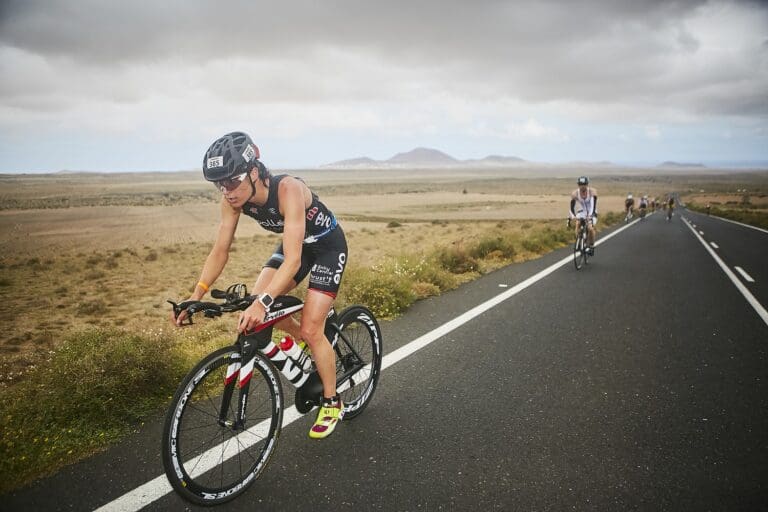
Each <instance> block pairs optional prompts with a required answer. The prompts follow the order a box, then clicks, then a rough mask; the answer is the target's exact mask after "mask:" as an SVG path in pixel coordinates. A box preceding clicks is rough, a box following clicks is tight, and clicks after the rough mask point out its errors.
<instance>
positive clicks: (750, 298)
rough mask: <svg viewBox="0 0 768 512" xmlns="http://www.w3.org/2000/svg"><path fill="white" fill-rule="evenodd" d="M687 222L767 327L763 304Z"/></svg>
mask: <svg viewBox="0 0 768 512" xmlns="http://www.w3.org/2000/svg"><path fill="white" fill-rule="evenodd" d="M684 220H685V225H686V226H688V229H690V230H691V233H693V234H694V235H695V236H696V238H698V239H699V242H701V245H703V246H704V248H705V249H706V250H707V251H708V252H709V254H710V256H712V258H713V259H714V260H715V262H716V263H717V264H718V265H720V268H721V269H723V272H725V275H726V276H728V278H729V279H730V280H731V282H732V283H733V284H734V285H735V286H736V289H737V290H739V291H740V292H741V294H742V295H743V296H744V298H745V299H747V302H749V305H750V306H752V307H753V308H754V310H755V311H756V312H757V314H758V315H759V316H760V318H762V320H763V322H765V325H768V311H766V310H765V308H764V307H763V305H762V304H760V303H759V302H758V301H757V299H756V298H755V296H754V295H752V294H751V293H750V292H749V290H747V287H746V286H744V284H743V283H742V282H741V281H739V278H738V277H736V274H734V273H733V272H732V271H731V269H730V268H728V265H726V264H725V263H724V262H723V260H721V259H720V256H718V255H717V253H716V252H715V251H713V250H712V248H711V247H709V246H708V245H707V242H705V241H704V239H703V238H701V236H699V234H698V233H696V230H695V229H693V228H692V227H691V223H690V221H689V220H688V219H684Z"/></svg>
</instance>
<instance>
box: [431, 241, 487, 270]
mask: <svg viewBox="0 0 768 512" xmlns="http://www.w3.org/2000/svg"><path fill="white" fill-rule="evenodd" d="M436 258H437V261H438V262H439V263H440V266H441V267H443V268H444V269H446V270H448V271H449V272H452V273H454V274H465V273H467V272H474V271H477V270H478V268H479V265H478V262H477V259H475V258H473V257H472V256H471V254H470V253H469V251H467V250H466V249H464V247H463V246H462V245H461V244H454V245H452V246H451V247H443V248H441V249H438V250H437V252H436Z"/></svg>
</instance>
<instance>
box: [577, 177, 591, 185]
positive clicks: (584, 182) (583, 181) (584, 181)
mask: <svg viewBox="0 0 768 512" xmlns="http://www.w3.org/2000/svg"><path fill="white" fill-rule="evenodd" d="M576 183H578V184H579V185H589V178H587V177H586V176H581V177H580V178H579V180H578V181H577V182H576Z"/></svg>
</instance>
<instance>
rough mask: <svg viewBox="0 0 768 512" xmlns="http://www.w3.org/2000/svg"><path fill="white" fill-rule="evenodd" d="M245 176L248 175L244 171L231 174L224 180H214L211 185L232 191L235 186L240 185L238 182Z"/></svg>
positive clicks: (225, 190)
mask: <svg viewBox="0 0 768 512" xmlns="http://www.w3.org/2000/svg"><path fill="white" fill-rule="evenodd" d="M246 176H248V173H247V172H244V173H243V174H238V175H237V176H232V177H231V178H227V179H226V180H219V181H214V182H213V186H214V187H216V188H217V189H219V190H221V191H222V192H232V191H233V190H235V189H236V188H237V187H239V186H240V184H241V183H242V182H243V181H244V180H245V177H246Z"/></svg>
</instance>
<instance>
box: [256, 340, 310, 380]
mask: <svg viewBox="0 0 768 512" xmlns="http://www.w3.org/2000/svg"><path fill="white" fill-rule="evenodd" d="M291 341H293V340H291ZM294 346H295V345H294ZM259 351H261V353H262V354H264V355H265V356H267V357H268V358H269V360H270V361H272V363H273V364H274V365H275V366H276V367H277V369H278V370H280V372H281V373H282V374H283V375H285V378H286V379H288V380H289V381H290V382H291V384H293V385H294V386H295V387H297V388H298V387H301V386H302V385H304V383H305V382H306V381H307V379H308V378H309V376H310V373H309V372H305V371H304V370H303V369H302V368H301V366H299V363H298V362H296V361H294V360H293V359H292V358H290V357H288V354H286V353H285V352H283V351H282V350H280V347H279V346H278V345H276V344H275V343H273V342H272V340H268V341H267V344H266V346H264V348H260V349H259Z"/></svg>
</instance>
